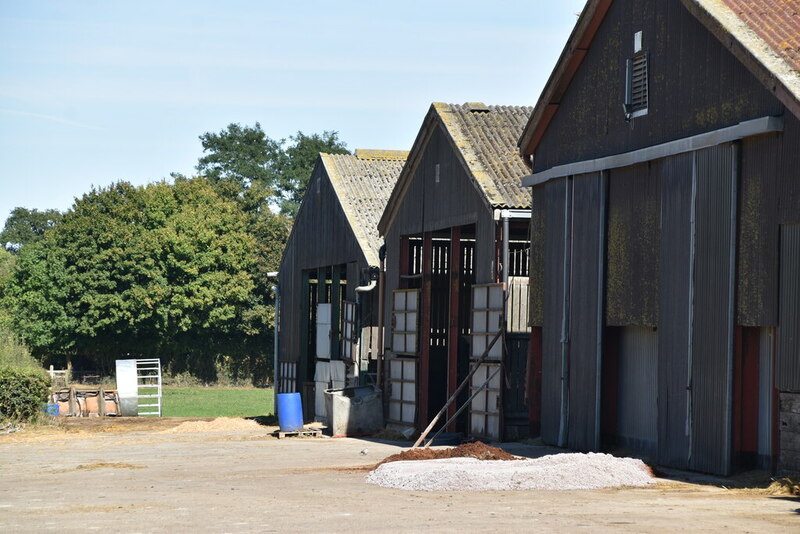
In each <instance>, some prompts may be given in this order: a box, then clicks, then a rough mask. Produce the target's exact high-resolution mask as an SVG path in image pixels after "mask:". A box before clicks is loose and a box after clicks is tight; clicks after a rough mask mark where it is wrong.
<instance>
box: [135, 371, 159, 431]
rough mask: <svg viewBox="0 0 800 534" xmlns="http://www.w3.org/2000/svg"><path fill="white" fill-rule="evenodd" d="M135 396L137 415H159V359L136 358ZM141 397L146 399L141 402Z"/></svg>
mask: <svg viewBox="0 0 800 534" xmlns="http://www.w3.org/2000/svg"><path fill="white" fill-rule="evenodd" d="M136 397H137V398H138V399H139V403H138V414H139V415H155V416H156V417H161V360H160V359H159V358H152V359H145V360H136ZM141 399H146V400H145V402H144V403H142V401H141ZM143 408H144V409H143Z"/></svg>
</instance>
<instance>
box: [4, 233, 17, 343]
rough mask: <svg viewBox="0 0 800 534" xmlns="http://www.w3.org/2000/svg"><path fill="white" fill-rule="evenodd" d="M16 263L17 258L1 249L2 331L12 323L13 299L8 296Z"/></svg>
mask: <svg viewBox="0 0 800 534" xmlns="http://www.w3.org/2000/svg"><path fill="white" fill-rule="evenodd" d="M16 261H17V258H16V256H14V255H13V254H11V253H10V252H8V251H7V250H5V249H3V248H0V329H2V328H3V327H5V326H8V325H9V324H10V322H11V313H10V312H9V310H11V308H12V307H13V303H12V301H11V297H10V296H6V295H7V294H8V293H9V284H11V277H12V275H13V274H14V265H15V263H16Z"/></svg>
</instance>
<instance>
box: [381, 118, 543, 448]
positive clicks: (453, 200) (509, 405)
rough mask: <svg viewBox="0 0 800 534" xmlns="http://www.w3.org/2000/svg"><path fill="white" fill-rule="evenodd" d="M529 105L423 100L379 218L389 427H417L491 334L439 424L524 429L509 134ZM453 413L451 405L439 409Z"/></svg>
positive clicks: (521, 301)
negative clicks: (460, 412) (426, 103)
mask: <svg viewBox="0 0 800 534" xmlns="http://www.w3.org/2000/svg"><path fill="white" fill-rule="evenodd" d="M530 112H531V108H525V107H512V106H508V107H505V106H486V105H484V104H482V103H468V104H464V105H451V104H441V103H434V104H433V105H432V106H431V108H430V110H429V112H428V114H427V115H426V117H425V119H424V122H423V124H422V127H421V129H420V132H419V134H418V135H417V138H416V140H415V142H414V145H413V147H412V150H411V152H410V154H409V158H408V161H407V162H406V165H405V167H404V168H403V172H402V173H401V175H400V178H399V179H398V182H397V186H396V187H395V189H394V191H393V192H392V196H391V198H390V199H389V202H388V204H387V206H386V211H385V212H384V213H383V216H382V217H381V220H380V223H379V230H380V233H381V235H383V236H384V238H385V242H386V247H387V253H386V285H385V287H386V293H385V295H386V299H387V306H386V321H387V322H386V324H387V326H391V331H390V332H389V331H387V343H386V346H387V347H388V348H389V349H391V350H389V351H388V352H387V358H388V362H387V371H388V383H389V406H388V421H389V422H391V423H392V424H394V425H398V426H401V427H403V426H405V427H417V428H420V429H421V428H424V427H425V426H426V425H427V423H428V422H429V421H430V420H431V419H432V418H433V417H434V415H435V414H436V413H437V412H438V411H439V410H440V409H441V408H442V406H444V404H445V402H446V400H447V399H448V397H449V396H450V395H452V394H453V393H454V392H455V391H456V388H457V386H458V384H459V383H461V381H462V380H463V379H464V378H465V377H466V375H467V374H468V370H469V367H470V361H474V360H476V359H478V358H479V357H480V356H481V355H482V353H483V352H484V349H485V348H486V346H487V344H489V343H490V342H491V340H492V339H493V338H494V336H495V334H496V333H497V332H502V334H501V335H502V336H503V338H502V339H501V340H500V341H499V342H496V343H495V344H494V345H493V346H492V347H491V352H490V354H489V356H490V361H489V363H488V364H484V365H483V366H482V367H480V368H479V370H478V372H477V373H476V374H475V375H474V376H473V378H472V381H471V382H470V388H465V390H464V393H463V394H462V396H461V398H460V399H459V402H458V405H459V406H461V405H464V404H465V402H466V400H467V399H468V397H469V391H470V389H472V390H473V391H474V390H476V389H479V386H480V385H481V384H483V383H484V382H487V381H488V388H486V389H483V390H481V393H479V394H478V395H477V396H476V397H475V399H474V400H473V401H472V402H471V404H470V410H468V411H465V412H464V417H463V418H461V419H458V420H454V421H453V422H452V423H451V424H450V425H448V430H451V431H454V430H458V431H463V432H466V433H470V434H472V435H476V436H480V437H483V438H485V439H494V440H496V439H500V438H501V437H503V436H507V437H516V436H519V435H527V434H528V432H529V426H530V417H529V409H528V406H529V404H530V403H527V402H526V399H525V394H526V389H525V386H526V372H527V368H528V367H527V352H528V339H529V329H528V326H527V301H528V297H527V284H528V238H527V228H528V218H529V217H530V211H529V209H528V208H529V204H530V197H529V195H528V192H527V191H526V190H525V189H524V188H523V187H521V186H520V182H519V177H520V176H522V175H524V174H525V172H526V171H527V168H526V167H525V164H524V162H523V161H522V160H521V158H520V157H519V153H518V151H517V149H516V142H517V139H518V138H519V135H520V134H521V132H522V128H523V126H524V125H525V122H526V121H527V119H528V117H529V116H530ZM504 287H506V288H507V289H508V291H507V295H508V300H507V306H506V305H504V295H505V293H504ZM503 317H505V320H504V321H503V320H502V318H503ZM498 369H501V370H502V373H501V372H500V371H499V370H498ZM495 371H497V373H496V374H495ZM489 379H490V380H489ZM455 412H456V404H453V405H452V406H451V407H450V411H449V412H448V415H449V416H450V417H452V416H454V415H455ZM534 413H536V414H538V409H535V410H534ZM442 421H444V419H443V420H442Z"/></svg>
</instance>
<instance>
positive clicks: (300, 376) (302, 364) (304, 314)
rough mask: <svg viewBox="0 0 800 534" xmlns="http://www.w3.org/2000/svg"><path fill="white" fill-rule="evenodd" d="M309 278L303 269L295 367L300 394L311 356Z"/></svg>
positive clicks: (305, 380)
mask: <svg viewBox="0 0 800 534" xmlns="http://www.w3.org/2000/svg"><path fill="white" fill-rule="evenodd" d="M309 278H310V276H309V272H308V271H306V270H303V271H302V274H301V275H300V347H299V348H300V351H299V354H298V355H297V359H298V360H299V362H298V364H299V366H298V369H297V375H296V377H295V378H296V380H297V391H299V392H300V394H301V395H302V393H303V384H305V382H307V381H308V369H309V365H308V364H309V361H310V360H311V358H312V355H311V354H310V351H309V350H308V332H309V329H310V328H311V310H310V309H309V307H310V306H309V297H310V295H309V293H310V291H309V289H310V288H309V284H310V280H309ZM287 356H288V355H287ZM303 402H306V399H303Z"/></svg>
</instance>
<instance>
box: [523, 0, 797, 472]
mask: <svg viewBox="0 0 800 534" xmlns="http://www.w3.org/2000/svg"><path fill="white" fill-rule="evenodd" d="M520 150H521V152H522V155H523V157H525V158H526V159H527V161H528V162H529V163H530V164H531V166H532V173H531V174H530V175H529V176H527V177H525V178H524V179H523V184H524V185H526V186H530V187H532V193H533V194H532V203H533V206H532V211H533V215H532V218H531V249H532V258H531V264H532V266H531V321H532V325H533V326H534V334H533V335H532V339H533V340H534V344H535V345H536V346H535V347H534V349H535V351H541V354H542V361H543V363H542V373H543V376H542V416H541V435H542V439H543V440H544V441H545V442H546V443H549V444H559V445H565V446H569V447H571V448H575V449H580V450H585V451H596V450H599V449H611V448H615V447H621V448H624V449H627V450H633V451H636V452H638V453H640V454H642V455H644V456H648V457H650V458H651V459H652V460H654V461H656V462H657V463H659V464H662V465H666V466H672V467H676V468H689V469H693V470H699V471H704V472H710V473H718V474H729V473H731V472H732V471H734V470H738V469H741V468H748V467H751V466H761V467H767V468H770V467H775V463H776V462H778V461H779V463H780V466H779V469H780V470H795V471H796V470H798V469H800V414H798V413H797V412H798V411H800V396H799V395H798V393H799V392H800V2H797V1H779V0H663V1H653V0H613V1H612V0H590V1H589V2H588V3H587V5H586V7H585V9H584V11H583V13H582V14H581V16H580V18H579V20H578V22H577V25H576V27H575V30H574V31H573V33H572V35H571V37H570V39H569V41H568V43H567V46H566V48H565V49H564V51H563V53H562V55H561V57H560V59H559V62H558V64H557V66H556V68H555V70H554V71H553V74H552V75H551V78H550V80H549V82H548V84H547V85H546V87H545V89H544V91H543V93H542V95H541V97H540V99H539V102H538V104H537V105H536V107H535V109H534V112H533V114H532V115H531V118H530V121H529V122H528V124H527V126H526V128H525V131H524V133H523V135H522V137H521V139H520ZM793 412H794V413H793Z"/></svg>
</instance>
